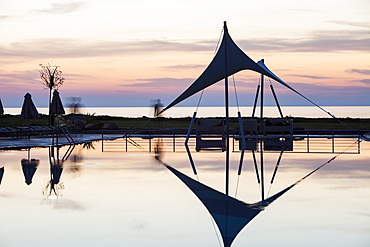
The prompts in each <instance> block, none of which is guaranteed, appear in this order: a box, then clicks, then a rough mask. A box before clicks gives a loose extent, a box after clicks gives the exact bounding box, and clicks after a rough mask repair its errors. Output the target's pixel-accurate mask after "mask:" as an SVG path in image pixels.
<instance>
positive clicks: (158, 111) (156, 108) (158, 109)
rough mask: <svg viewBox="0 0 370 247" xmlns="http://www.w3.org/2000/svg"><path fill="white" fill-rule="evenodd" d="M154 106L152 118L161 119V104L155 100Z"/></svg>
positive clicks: (158, 100)
mask: <svg viewBox="0 0 370 247" xmlns="http://www.w3.org/2000/svg"><path fill="white" fill-rule="evenodd" d="M156 102H157V103H156V104H155V105H154V117H162V113H161V111H162V109H163V104H162V103H161V100H160V99H157V100H156Z"/></svg>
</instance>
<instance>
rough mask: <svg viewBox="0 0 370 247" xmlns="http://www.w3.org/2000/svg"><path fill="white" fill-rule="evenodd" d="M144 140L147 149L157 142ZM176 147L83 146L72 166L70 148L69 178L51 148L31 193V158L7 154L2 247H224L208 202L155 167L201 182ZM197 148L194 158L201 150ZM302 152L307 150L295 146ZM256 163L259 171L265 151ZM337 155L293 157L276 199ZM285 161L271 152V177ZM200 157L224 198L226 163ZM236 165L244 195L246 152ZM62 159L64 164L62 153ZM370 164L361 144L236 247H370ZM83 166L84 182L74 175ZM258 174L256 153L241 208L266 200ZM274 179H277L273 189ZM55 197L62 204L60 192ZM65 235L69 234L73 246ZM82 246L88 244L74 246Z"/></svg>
mask: <svg viewBox="0 0 370 247" xmlns="http://www.w3.org/2000/svg"><path fill="white" fill-rule="evenodd" d="M134 140H135V141H136V142H137V143H140V144H142V143H141V142H143V143H144V142H145V143H148V142H149V140H147V139H146V140H141V139H139V138H136V139H134ZM172 141H173V140H172V139H171V138H161V139H152V150H151V152H149V148H148V147H149V146H148V145H141V147H142V148H136V147H133V146H132V147H130V148H131V149H129V152H125V151H122V150H125V148H122V149H120V151H118V152H116V151H106V152H102V151H101V150H102V148H101V147H102V143H101V142H95V143H93V144H94V145H93V146H94V148H95V149H93V148H90V149H86V148H85V149H84V148H83V146H82V145H81V146H76V147H75V149H74V150H73V152H72V153H71V155H70V157H69V158H68V160H65V161H64V162H61V161H62V159H63V156H64V154H65V153H66V151H67V149H68V147H60V148H59V164H60V166H59V168H61V169H60V170H59V171H57V170H55V171H54V174H53V175H52V173H53V171H52V169H51V163H50V161H49V159H50V157H49V154H51V153H50V150H49V148H46V149H45V148H38V149H31V152H30V154H32V155H30V158H31V159H32V158H35V159H36V158H37V159H39V160H40V163H39V165H38V167H37V172H36V173H35V174H34V176H33V179H32V186H25V183H24V180H23V179H20V178H21V177H23V170H22V168H21V166H20V164H19V162H20V160H21V159H24V158H26V159H27V158H28V153H27V151H28V150H25V151H6V152H0V161H1V166H4V168H5V170H6V174H5V176H4V177H3V181H2V184H1V187H0V204H1V205H2V212H3V213H1V215H2V219H3V221H4V222H7V224H6V225H5V224H2V225H0V232H1V233H2V234H1V240H0V245H1V246H16V247H17V246H26V245H29V246H36V245H37V246H47V245H50V242H51V241H53V240H55V239H58V241H53V245H54V246H67V245H68V246H101V245H108V246H113V247H115V246H126V245H127V246H128V245H132V246H154V247H157V246H158V247H159V246H161V247H166V246H168V247H169V246H219V244H218V241H217V237H216V235H215V230H214V229H213V227H212V223H211V220H210V217H209V215H208V214H207V211H206V209H205V208H204V207H203V206H202V205H201V203H200V202H199V201H198V199H197V198H196V197H195V196H194V195H193V194H192V192H191V191H190V190H189V189H188V188H187V187H186V186H184V184H183V183H182V182H180V181H179V180H178V179H177V178H176V177H175V176H174V175H173V174H172V173H171V172H170V171H169V170H167V169H164V167H163V166H159V165H154V164H153V160H155V162H156V163H157V162H158V160H161V161H163V162H165V163H166V164H168V165H171V166H173V167H175V168H176V169H177V170H179V171H181V172H182V173H184V174H186V175H187V176H189V177H192V178H195V179H196V177H195V176H193V175H192V170H191V167H190V165H189V160H188V157H187V154H186V152H185V150H184V149H180V148H179V147H176V151H175V152H173V146H172V143H173V142H172ZM176 141H178V140H176ZM322 141H324V140H322ZM352 141H354V140H352ZM179 142H180V141H179ZM117 143H120V142H119V140H117ZM300 144H301V143H300V142H295V143H294V145H300ZM120 145H125V144H120ZM191 148H192V150H194V149H195V144H194V145H193V146H191ZM294 150H300V149H299V148H297V146H294ZM255 154H256V156H257V157H256V159H257V162H258V161H259V160H258V159H259V153H258V151H256V152H255ZM74 155H75V157H76V159H75V161H76V162H74V161H73V160H74V159H73V157H74ZM334 155H336V154H333V153H294V152H291V151H284V153H283V154H282V158H281V160H280V164H279V168H278V172H277V173H276V176H275V178H274V186H273V187H272V188H271V191H270V194H271V195H272V194H275V193H277V192H278V191H281V190H282V189H284V188H286V186H289V185H290V184H292V183H294V182H295V181H296V180H297V179H299V178H300V177H302V176H304V175H306V174H308V173H309V172H311V171H312V170H314V169H315V168H316V167H317V166H319V165H321V164H323V163H325V162H326V161H328V160H330V159H331V158H332V157H333V156H334ZM279 156H280V151H270V152H265V156H264V161H265V164H266V167H265V168H266V173H268V174H273V173H274V169H275V167H276V164H277V163H278V162H277V161H278V159H279ZM193 157H194V160H195V161H196V165H197V168H198V171H199V180H200V181H201V182H202V183H204V184H206V185H209V186H210V187H212V188H215V189H217V190H220V191H222V190H223V189H224V154H223V153H215V152H212V153H211V152H199V153H193ZM230 158H231V174H232V176H231V178H232V181H231V185H230V186H231V188H233V189H232V193H231V194H234V192H235V191H234V189H235V190H236V187H237V184H236V183H237V182H236V177H237V171H238V164H239V158H240V152H239V150H236V151H235V152H232V153H231V157H230ZM54 159H55V161H53V162H54V164H58V152H57V148H56V147H55V148H54ZM369 159H370V143H365V142H362V143H361V154H343V155H340V156H339V157H338V158H336V159H335V160H333V161H332V162H330V164H328V165H326V166H325V167H324V168H323V169H321V170H320V171H319V172H317V173H315V174H313V175H312V176H310V177H309V178H308V179H306V180H305V181H304V182H302V183H300V184H299V186H296V187H295V188H294V189H292V190H290V191H289V193H287V194H286V195H284V197H282V198H280V199H279V200H277V201H276V202H274V204H272V205H270V206H269V207H268V209H267V210H265V211H264V212H263V213H262V214H260V215H259V216H258V218H256V219H255V220H253V221H252V222H251V224H249V225H248V226H247V227H246V228H245V229H244V230H243V231H242V232H241V233H240V234H239V236H238V237H237V238H236V240H235V242H234V243H233V246H234V247H241V246H319V247H324V246H325V247H326V246H330V245H332V244H333V243H335V245H336V246H340V247H344V246H348V245H349V243H350V245H351V246H356V247H357V246H368V244H369V243H370V236H369V234H368V232H369V231H368V229H369V227H370V224H369V221H368V218H369V213H368V208H369V206H370V167H369V166H368V160H369ZM75 164H76V165H77V166H78V167H79V170H80V176H76V173H75V172H73V169H71V168H72V167H73V166H74V165H75ZM254 169H255V168H254V164H253V157H252V152H251V151H247V152H246V156H245V162H244V164H243V176H241V177H240V181H239V187H238V198H240V199H241V200H243V201H252V202H253V201H258V200H259V199H260V189H259V185H258V183H257V182H256V180H257V179H256V174H255V171H254ZM81 171H82V172H81ZM58 176H59V178H58ZM45 178H47V182H48V184H49V186H50V182H51V180H54V182H53V183H55V182H56V181H57V180H59V183H58V184H65V185H66V188H65V189H62V190H59V192H58V193H59V195H60V194H62V193H61V192H63V196H62V197H61V199H59V200H53V202H55V203H51V204H45V203H40V190H41V189H42V188H45ZM270 179H271V177H270V176H268V180H267V181H266V182H270V181H271V180H270ZM48 191H50V189H49V190H48ZM51 194H52V195H53V196H54V197H56V196H55V193H54V192H53V191H52V193H51ZM59 198H60V197H59ZM50 201H51V200H50ZM354 205H355V207H354ZM30 210H32V214H30ZM51 225H52V226H53V227H50V226H51ZM30 229H37V230H32V231H31V230H30ZM55 229H63V237H61V236H60V232H59V231H56V230H55ZM19 232H22V236H23V237H22V238H19ZM344 233H345V234H344ZM312 236H315V237H312ZM40 239H43V241H40ZM76 239H78V241H77V242H78V243H76V244H73V243H75V241H76ZM71 243H72V244H71Z"/></svg>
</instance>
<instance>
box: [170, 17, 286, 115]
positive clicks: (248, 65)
mask: <svg viewBox="0 0 370 247" xmlns="http://www.w3.org/2000/svg"><path fill="white" fill-rule="evenodd" d="M246 69H248V70H253V71H255V72H258V73H261V74H263V75H266V76H268V77H270V78H272V79H274V80H276V81H278V82H280V83H282V84H286V83H285V82H283V81H282V80H281V79H280V78H278V77H277V76H276V75H274V74H273V73H272V72H271V71H270V70H266V69H265V68H264V67H262V66H260V65H258V64H257V63H255V62H254V61H253V60H252V59H251V58H250V57H248V55H246V54H245V53H244V52H243V51H242V50H241V49H240V48H239V47H238V46H237V45H236V44H235V42H234V41H233V40H232V39H231V37H230V35H229V32H228V30H227V27H226V23H225V25H224V35H223V39H222V42H221V45H220V47H219V49H218V51H217V53H216V55H215V57H214V58H213V60H212V61H211V63H210V64H209V65H208V67H207V68H206V69H205V71H204V72H203V73H202V74H201V75H200V76H199V77H198V79H196V80H195V81H194V82H193V84H191V85H190V87H189V88H188V89H186V90H185V91H184V92H183V93H182V94H181V95H180V96H179V97H177V98H176V99H175V100H174V101H173V102H172V103H171V104H169V105H168V106H167V107H166V108H165V109H164V110H163V111H165V110H167V109H169V108H171V107H172V106H174V105H176V104H178V103H180V102H181V101H183V100H185V99H186V98H188V97H190V96H192V95H194V94H195V93H197V92H199V91H201V90H203V89H205V88H207V87H209V86H211V85H213V84H214V83H216V82H218V81H220V80H222V79H224V78H225V77H228V76H230V75H233V74H235V73H237V72H238V71H241V70H246Z"/></svg>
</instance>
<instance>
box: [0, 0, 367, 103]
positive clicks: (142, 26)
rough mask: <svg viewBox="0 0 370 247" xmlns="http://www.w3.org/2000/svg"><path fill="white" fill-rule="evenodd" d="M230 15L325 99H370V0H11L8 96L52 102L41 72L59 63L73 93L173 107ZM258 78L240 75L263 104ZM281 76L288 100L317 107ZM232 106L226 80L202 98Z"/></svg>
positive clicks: (236, 28) (302, 86)
mask: <svg viewBox="0 0 370 247" xmlns="http://www.w3.org/2000/svg"><path fill="white" fill-rule="evenodd" d="M223 21H227V24H228V29H229V33H230V35H231V37H232V38H233V39H234V41H235V42H236V43H237V44H238V46H239V47H240V48H241V49H242V50H243V51H244V52H245V53H246V54H248V55H249V56H250V57H251V58H252V59H253V60H254V61H256V62H257V61H258V60H260V59H261V58H264V59H265V63H266V65H267V66H268V67H269V68H270V69H271V70H272V71H274V73H275V74H277V75H278V76H279V77H280V78H281V79H283V80H284V81H285V82H287V83H288V84H289V85H291V86H292V87H293V88H295V89H297V90H298V91H299V92H301V93H302V94H304V95H305V96H307V97H308V98H310V99H312V100H313V101H314V102H316V103H317V104H319V105H323V106H325V105H370V97H369V96H370V1H369V0H339V1H338V0H335V1H334V0H327V1H325V0H324V1H323V0H320V1H317V0H310V1H293V0H280V1H272V0H267V1H240V0H238V1H235V0H229V1H219V0H212V1H210V0H197V1H195V0H186V1H184V0H178V1H173V0H171V1H169V0H162V1H161V0H157V1H152V0H124V1H122V0H120V1H118V0H105V1H96V0H90V1H59V2H58V1H41V0H27V1H26V0H21V1H19V0H12V1H10V0H2V1H1V3H0V30H1V39H0V65H1V66H0V98H1V100H2V103H3V105H4V107H21V105H22V102H23V96H24V95H25V94H26V93H27V92H28V93H31V94H32V98H33V100H34V102H35V104H36V106H38V107H42V106H46V105H47V103H48V99H47V97H48V91H47V90H45V89H44V88H43V86H42V84H41V80H40V75H39V72H38V70H39V69H40V67H39V64H50V65H59V66H60V68H61V70H62V71H63V76H64V77H65V83H64V85H63V86H62V87H61V88H60V90H59V92H60V95H61V97H62V99H63V102H68V98H70V97H73V96H80V97H82V103H84V104H85V105H86V106H148V105H149V104H150V103H151V100H152V99H156V98H160V99H161V100H162V102H163V103H164V104H165V105H166V104H168V103H170V102H171V101H172V100H173V99H174V98H176V97H177V96H178V95H179V94H181V93H182V92H183V91H184V90H185V89H186V88H187V86H188V85H190V84H191V83H192V82H193V81H194V80H195V79H196V78H197V77H198V76H199V75H200V74H201V73H202V72H203V70H204V69H205V68H206V66H207V65H208V63H209V62H210V61H211V60H212V58H213V56H214V52H215V49H216V47H217V42H218V39H219V37H220V35H221V31H222V27H223ZM258 78H259V75H258V74H256V73H255V72H252V71H241V72H239V73H237V74H236V75H235V76H234V80H235V83H236V87H237V90H238V98H239V103H240V104H241V105H252V104H253V97H254V94H255V90H256V86H257V83H258ZM231 81H232V80H231ZM268 83H269V82H268ZM273 83H274V82H273ZM230 85H232V83H230ZM274 85H275V89H276V92H277V95H278V98H279V100H280V103H281V104H282V105H302V104H307V105H309V103H306V101H304V100H303V99H301V98H300V97H299V96H297V95H296V94H294V93H293V92H290V91H288V90H287V89H285V88H283V87H282V86H280V85H277V84H276V83H274ZM266 89H268V88H266ZM230 91H232V90H230ZM198 99H199V96H198V95H195V96H193V97H192V98H191V99H189V100H186V101H184V102H183V104H182V106H187V105H192V104H195V103H196V102H197V101H198ZM231 101H232V99H231ZM269 102H270V101H267V104H269ZM270 103H271V102H270ZM222 104H223V100H222V83H219V84H216V85H215V86H213V87H211V88H209V89H207V90H206V91H205V95H204V99H203V101H202V105H207V106H209V105H222Z"/></svg>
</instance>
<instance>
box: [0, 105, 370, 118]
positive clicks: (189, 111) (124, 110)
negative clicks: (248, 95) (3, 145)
mask: <svg viewBox="0 0 370 247" xmlns="http://www.w3.org/2000/svg"><path fill="white" fill-rule="evenodd" d="M322 108H323V109H324V110H325V111H327V112H330V113H331V114H332V115H334V116H336V117H341V118H347V117H349V118H370V106H323V107H322ZM37 109H38V111H39V113H42V114H47V113H48V108H47V107H40V108H37ZM281 110H282V114H283V116H284V117H285V116H291V117H309V118H322V117H324V118H325V117H328V118H330V117H331V116H330V115H329V114H328V113H326V112H325V111H323V110H322V109H320V108H318V107H316V106H283V107H281ZM195 111H196V112H197V116H198V117H222V116H224V115H225V109H224V107H216V106H214V107H199V108H197V107H172V108H170V109H169V110H167V111H166V112H165V114H164V116H165V117H172V118H176V117H191V116H193V113H194V112H195ZM229 111H230V116H231V117H236V116H237V113H238V111H240V113H241V115H242V116H251V115H252V111H253V107H247V106H242V107H230V110H229ZM72 112H73V110H72V109H69V108H66V113H67V114H68V113H72ZM79 112H80V113H83V114H91V115H92V114H94V115H95V116H100V115H102V116H104V115H107V116H118V117H133V118H136V117H143V116H146V117H152V116H153V113H154V109H153V108H152V107H87V106H86V107H81V108H80V109H79ZM4 113H5V114H12V115H18V114H20V113H21V108H4ZM255 115H256V116H260V108H259V107H257V108H256V111H255ZM263 115H264V116H265V117H278V116H280V113H279V110H278V108H277V107H276V106H265V107H264V108H263Z"/></svg>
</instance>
